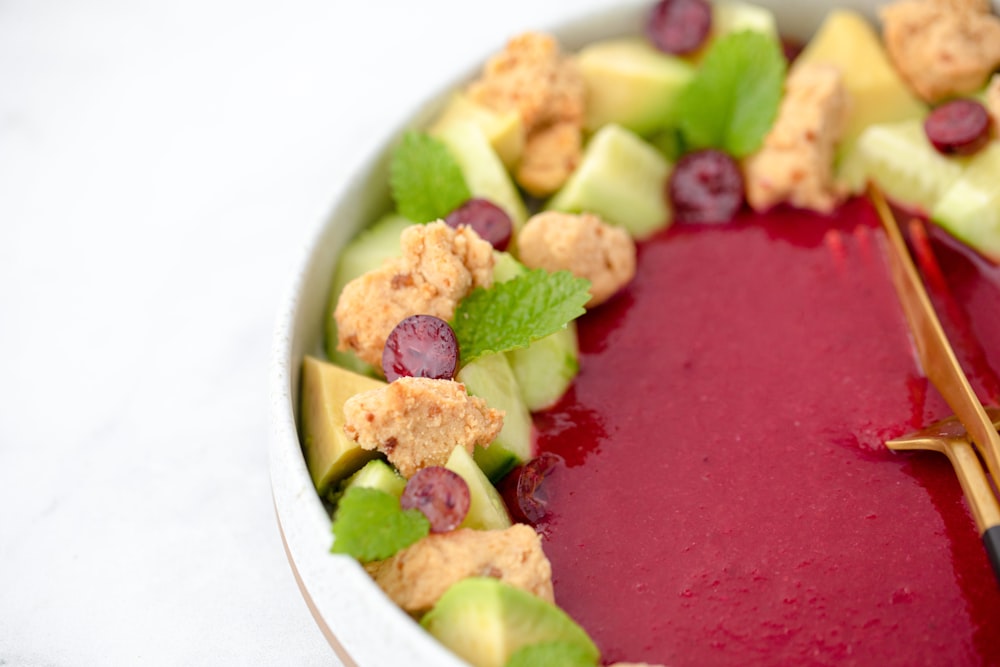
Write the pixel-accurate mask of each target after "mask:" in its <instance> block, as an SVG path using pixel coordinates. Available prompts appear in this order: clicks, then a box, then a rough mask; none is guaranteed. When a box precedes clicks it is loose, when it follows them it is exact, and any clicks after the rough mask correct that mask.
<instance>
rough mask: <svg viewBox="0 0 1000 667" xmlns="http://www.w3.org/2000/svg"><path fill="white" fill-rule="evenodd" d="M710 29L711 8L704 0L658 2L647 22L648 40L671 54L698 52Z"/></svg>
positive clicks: (665, 0) (663, 0)
mask: <svg viewBox="0 0 1000 667" xmlns="http://www.w3.org/2000/svg"><path fill="white" fill-rule="evenodd" d="M711 29H712V7H711V5H709V4H708V2H706V1H705V0H660V1H659V2H657V3H656V5H655V6H654V7H653V10H652V11H651V12H650V13H649V17H648V18H647V20H646V36H647V37H648V38H649V41H650V42H652V44H653V46H655V47H656V48H657V49H659V50H660V51H663V52H664V53H671V54H674V55H682V54H685V53H691V52H692V51H697V50H698V48H699V47H701V45H702V44H704V43H705V40H706V39H708V33H709V31H710V30H711Z"/></svg>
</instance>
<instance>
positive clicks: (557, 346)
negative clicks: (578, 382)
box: [507, 322, 580, 412]
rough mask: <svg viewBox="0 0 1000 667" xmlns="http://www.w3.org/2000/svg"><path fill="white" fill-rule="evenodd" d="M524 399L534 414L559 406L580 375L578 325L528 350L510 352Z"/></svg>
mask: <svg viewBox="0 0 1000 667" xmlns="http://www.w3.org/2000/svg"><path fill="white" fill-rule="evenodd" d="M507 359H508V360H509V361H510V367H511V370H512V371H514V377H515V378H516V379H517V386H518V387H520V388H521V398H522V399H524V404H525V406H527V408H528V410H529V411H531V412H538V411H539V410H544V409H546V408H550V407H552V406H553V405H555V404H556V403H557V402H558V401H559V399H560V398H562V396H563V394H565V393H566V390H567V389H569V386H570V385H571V384H572V383H573V378H575V377H576V375H577V373H579V372H580V349H579V345H578V339H577V335H576V324H575V323H574V322H570V323H569V324H568V325H567V326H566V328H565V329H563V330H562V331H557V332H555V333H554V334H549V335H548V336H546V337H545V338H540V339H539V340H536V341H535V342H534V343H532V344H531V345H529V346H528V347H523V348H521V349H518V350H511V351H510V352H507Z"/></svg>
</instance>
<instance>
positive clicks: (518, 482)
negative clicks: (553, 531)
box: [500, 452, 565, 526]
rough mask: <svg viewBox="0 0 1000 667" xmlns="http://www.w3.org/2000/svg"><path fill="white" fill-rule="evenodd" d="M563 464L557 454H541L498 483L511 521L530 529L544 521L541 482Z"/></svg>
mask: <svg viewBox="0 0 1000 667" xmlns="http://www.w3.org/2000/svg"><path fill="white" fill-rule="evenodd" d="M564 465H565V461H563V458H562V457H561V456H559V455H558V454H553V453H552V452H542V453H541V454H539V455H538V456H537V457H535V458H533V459H531V460H530V461H528V462H526V463H524V464H522V465H521V466H519V467H517V468H515V469H514V470H512V471H511V472H510V473H509V474H508V475H507V476H506V477H504V478H503V480H501V483H500V493H501V495H502V496H503V499H504V501H505V502H506V503H507V509H508V511H510V514H511V517H513V519H514V520H515V521H517V522H518V523H527V524H531V525H532V526H534V525H537V524H538V523H540V522H541V521H542V520H543V519H544V518H545V516H546V514H548V511H549V510H548V504H549V494H548V492H547V491H546V485H545V480H546V479H548V478H549V476H551V475H552V473H554V472H555V471H556V470H557V469H559V468H560V467H562V466H564Z"/></svg>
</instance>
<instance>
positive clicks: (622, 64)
mask: <svg viewBox="0 0 1000 667" xmlns="http://www.w3.org/2000/svg"><path fill="white" fill-rule="evenodd" d="M576 62H577V65H578V66H579V68H580V73H581V75H582V76H583V82H584V86H585V89H586V95H587V118H586V129H587V130H588V131H590V132H594V131H596V130H598V129H600V128H601V127H603V126H605V125H607V124H608V123H617V124H618V125H621V126H622V127H626V128H628V129H630V130H632V131H633V132H636V133H638V134H640V135H649V134H652V133H653V132H655V131H656V130H660V129H662V128H664V127H666V126H667V125H669V124H670V119H671V112H672V110H673V107H674V102H675V101H676V99H677V96H678V94H679V93H680V91H681V90H682V89H683V88H684V87H685V86H686V85H687V84H688V82H689V81H691V79H692V78H693V77H694V72H695V69H694V66H693V65H692V64H691V63H689V62H687V61H685V60H683V59H681V58H678V57H676V56H671V55H668V54H665V53H663V52H661V51H659V50H657V49H655V48H653V47H652V46H651V45H650V44H649V42H648V40H646V39H644V38H641V37H636V38H631V37H626V38H619V39H609V40H604V41H601V42H595V43H593V44H590V45H589V46H586V47H584V48H583V49H581V50H580V52H579V54H578V55H577V58H576Z"/></svg>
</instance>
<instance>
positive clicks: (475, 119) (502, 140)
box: [429, 93, 524, 170]
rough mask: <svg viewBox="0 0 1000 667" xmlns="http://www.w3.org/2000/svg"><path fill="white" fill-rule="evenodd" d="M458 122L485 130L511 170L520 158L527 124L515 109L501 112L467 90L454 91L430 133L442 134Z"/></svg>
mask: <svg viewBox="0 0 1000 667" xmlns="http://www.w3.org/2000/svg"><path fill="white" fill-rule="evenodd" d="M458 123H472V124H473V125H476V126H477V127H478V128H479V129H480V130H482V131H483V133H484V134H485V135H486V139H487V140H488V141H489V142H490V146H492V147H493V150H494V151H496V154H497V155H498V156H499V157H500V160H501V161H502V162H503V164H504V166H505V167H506V168H507V169H508V170H510V169H513V168H514V166H515V165H516V164H517V163H518V161H519V160H520V159H521V153H522V151H523V150H524V124H523V123H522V122H521V116H520V114H518V113H517V112H516V111H507V112H499V111H496V110H494V109H491V108H489V107H487V106H485V105H482V104H480V103H478V102H476V101H475V100H473V99H471V98H470V97H469V96H468V95H466V94H465V93H455V94H454V95H452V96H451V98H450V99H449V100H448V104H447V106H445V108H444V111H442V112H441V114H440V115H439V116H438V118H437V120H436V121H435V122H434V124H433V125H431V127H430V129H429V132H430V134H432V135H441V134H442V133H443V132H445V131H447V129H448V128H449V127H451V126H452V125H455V124H458Z"/></svg>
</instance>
